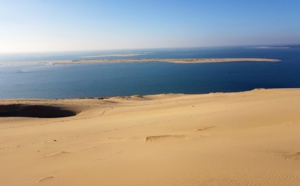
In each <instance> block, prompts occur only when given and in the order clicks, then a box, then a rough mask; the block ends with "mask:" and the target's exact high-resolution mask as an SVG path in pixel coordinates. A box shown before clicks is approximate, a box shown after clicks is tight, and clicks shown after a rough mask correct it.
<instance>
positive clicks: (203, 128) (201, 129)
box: [195, 126, 215, 132]
mask: <svg viewBox="0 0 300 186" xmlns="http://www.w3.org/2000/svg"><path fill="white" fill-rule="evenodd" d="M212 128H215V126H210V127H202V128H199V129H196V130H195V131H197V132H198V131H204V130H208V129H212Z"/></svg>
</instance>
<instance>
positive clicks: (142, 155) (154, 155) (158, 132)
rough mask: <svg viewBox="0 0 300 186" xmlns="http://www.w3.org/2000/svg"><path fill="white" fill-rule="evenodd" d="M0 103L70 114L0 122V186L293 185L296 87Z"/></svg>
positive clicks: (296, 179)
mask: <svg viewBox="0 0 300 186" xmlns="http://www.w3.org/2000/svg"><path fill="white" fill-rule="evenodd" d="M0 105H2V106H3V105H6V106H7V105H10V106H11V105H27V106H30V105H39V106H41V105H42V106H43V107H38V108H46V106H47V107H51V108H52V107H55V108H57V109H56V113H57V112H59V111H60V110H61V111H64V112H65V111H68V112H71V113H74V114H76V115H75V116H72V115H66V116H69V117H59V118H53V117H52V118H33V117H31V115H26V114H25V115H24V113H23V115H19V116H22V117H18V115H17V113H18V112H13V111H11V110H10V112H13V113H14V114H15V115H14V117H0V165H1V166H0V185H7V186H19V185H22V186H27V185H56V186H65V185H73V186H81V185H162V186H163V185H172V186H173V185H295V186H296V185H300V143H299V141H300V114H299V110H300V89H271V90H264V89H259V90H253V91H249V92H240V93H212V94H203V95H181V94H166V95H152V96H130V97H113V98H94V99H72V100H71V99H70V100H67V99H66V100H1V101H0ZM3 108H4V107H3ZM6 108H7V107H6ZM10 108H12V107H10ZM17 108H19V107H17ZM29 108H31V107H29ZM59 108H61V109H59ZM2 112H3V113H4V112H6V111H4V110H3V109H2ZM0 113H1V109H0ZM30 113H32V112H30ZM2 116H9V115H7V114H6V115H5V114H2Z"/></svg>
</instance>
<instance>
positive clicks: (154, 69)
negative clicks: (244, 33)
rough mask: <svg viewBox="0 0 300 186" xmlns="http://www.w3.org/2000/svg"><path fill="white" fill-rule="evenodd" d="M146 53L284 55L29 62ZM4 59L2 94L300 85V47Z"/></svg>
mask: <svg viewBox="0 0 300 186" xmlns="http://www.w3.org/2000/svg"><path fill="white" fill-rule="evenodd" d="M128 54H131V55H128ZM140 58H273V59H280V60H281V62H278V63H249V62H234V63H210V64H208V63H207V64H175V63H162V62H155V61H154V62H141V63H106V64H69V65H49V63H37V64H27V63H24V62H35V61H45V62H51V61H57V60H82V59H140ZM16 62H18V63H16ZM0 63H1V64H2V65H0V99H7V98H50V99H54V98H81V97H106V96H125V95H134V94H141V95H146V94H159V93H186V94H196V93H197V94H198V93H209V92H235V91H246V90H251V89H255V88H300V48H288V49H282V48H277V49H276V48H269V49H258V48H255V47H216V48H185V49H155V50H154V49H152V50H150V49H149V50H119V51H89V52H65V53H63V52H61V53H28V54H0Z"/></svg>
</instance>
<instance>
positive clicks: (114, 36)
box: [0, 0, 300, 53]
mask: <svg viewBox="0 0 300 186" xmlns="http://www.w3.org/2000/svg"><path fill="white" fill-rule="evenodd" d="M299 7H300V1H298V0H289V1H283V0H273V1H266V0H252V1H247V2H245V1H240V0H226V1H225V0H201V1H199V0H186V1H183V0H151V1H149V0H128V1H124V0H100V1H97V0H85V1H83V0H80V1H79V0H64V1H61V0H51V1H50V0H49V1H41V0H2V1H1V2H0V25H1V29H0V42H1V45H0V53H7V52H8V53H10V52H40V51H72V50H108V49H132V48H135V49H138V48H174V47H202V46H235V45H272V44H297V43H300V24H298V23H299V20H298V19H299V17H300V11H299Z"/></svg>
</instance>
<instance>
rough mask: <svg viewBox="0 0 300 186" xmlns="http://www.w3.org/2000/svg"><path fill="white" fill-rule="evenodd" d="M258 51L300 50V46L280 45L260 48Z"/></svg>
mask: <svg viewBox="0 0 300 186" xmlns="http://www.w3.org/2000/svg"><path fill="white" fill-rule="evenodd" d="M256 48H257V49H289V48H300V45H278V46H259V47H256Z"/></svg>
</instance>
